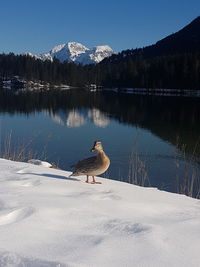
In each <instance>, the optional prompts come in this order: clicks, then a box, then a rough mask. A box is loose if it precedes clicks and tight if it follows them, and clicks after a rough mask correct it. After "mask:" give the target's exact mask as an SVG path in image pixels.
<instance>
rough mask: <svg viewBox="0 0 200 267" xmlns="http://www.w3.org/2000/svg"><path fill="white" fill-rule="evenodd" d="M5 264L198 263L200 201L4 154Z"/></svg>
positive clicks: (0, 196) (0, 189) (1, 258)
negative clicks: (91, 179)
mask: <svg viewBox="0 0 200 267" xmlns="http://www.w3.org/2000/svg"><path fill="white" fill-rule="evenodd" d="M0 166H1V168H0V183H1V186H0V266H1V267H5V266H20V267H21V266H26V267H29V266H31V267H33V266H34V267H43V266H48V267H49V266H50V267H52V266H60V267H61V266H68V267H71V266H87V267H88V266H92V267H93V266H94V267H96V266H99V267H104V266H108V267H111V266H115V267H116V266H119V267H124V266H126V267H129V266H130V267H132V266H136V267H137V266H148V267H150V266H152V267H155V266H159V267H162V266H170V267H172V266H174V267H177V266H187V267H188V266H190V267H191V266H194V267H196V266H199V262H200V253H199V247H200V201H199V200H196V199H192V198H189V197H186V196H183V195H178V194H172V193H167V192H163V191H159V190H157V189H154V188H143V187H139V186H134V185H130V184H126V183H123V182H117V181H111V180H106V179H103V178H98V180H100V179H101V181H102V184H101V185H93V184H86V183H85V182H84V180H85V177H78V178H77V179H76V178H68V176H69V174H70V173H69V172H65V171H61V170H55V169H50V168H46V167H43V166H35V165H32V164H29V163H18V162H12V161H8V160H4V159H0Z"/></svg>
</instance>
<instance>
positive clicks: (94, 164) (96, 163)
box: [70, 141, 110, 184]
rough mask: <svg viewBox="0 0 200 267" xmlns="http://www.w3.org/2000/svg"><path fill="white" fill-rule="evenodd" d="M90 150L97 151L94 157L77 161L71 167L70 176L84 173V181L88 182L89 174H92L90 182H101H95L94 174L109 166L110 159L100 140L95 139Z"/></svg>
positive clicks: (99, 173) (98, 173) (103, 170)
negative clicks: (72, 169)
mask: <svg viewBox="0 0 200 267" xmlns="http://www.w3.org/2000/svg"><path fill="white" fill-rule="evenodd" d="M90 151H91V152H97V155H96V156H94V157H90V158H86V159H83V160H80V161H78V162H77V163H76V164H74V165H72V166H71V167H72V168H74V171H73V173H72V174H71V175H70V177H71V176H80V175H86V181H85V182H86V183H89V176H92V179H93V180H92V182H91V183H92V184H101V182H97V181H96V179H95V176H97V175H101V174H102V173H104V172H105V171H106V170H107V169H108V168H109V166H110V159H109V157H108V156H107V155H106V153H105V152H104V150H103V146H102V143H101V141H95V142H94V145H93V147H92V149H91V150H90Z"/></svg>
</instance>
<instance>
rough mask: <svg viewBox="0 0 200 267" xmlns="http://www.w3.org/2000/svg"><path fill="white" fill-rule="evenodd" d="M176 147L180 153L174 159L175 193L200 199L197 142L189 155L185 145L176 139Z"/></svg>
mask: <svg viewBox="0 0 200 267" xmlns="http://www.w3.org/2000/svg"><path fill="white" fill-rule="evenodd" d="M176 146H177V148H179V150H180V151H181V152H179V153H177V155H176V157H175V166H176V182H177V193H179V194H185V195H187V196H190V197H193V198H200V175H199V172H200V170H199V163H198V155H197V150H198V148H199V140H197V142H196V144H195V146H194V148H193V149H192V153H190V154H188V153H187V152H186V151H187V146H186V144H182V143H181V141H180V139H179V138H178V137H177V144H176ZM180 153H181V155H180ZM181 169H182V170H181Z"/></svg>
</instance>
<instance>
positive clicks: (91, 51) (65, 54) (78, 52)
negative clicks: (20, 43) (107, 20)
mask: <svg viewBox="0 0 200 267" xmlns="http://www.w3.org/2000/svg"><path fill="white" fill-rule="evenodd" d="M113 53H114V51H113V50H112V48H111V47H110V46H108V45H102V46H95V47H93V48H87V47H86V46H84V45H82V44H80V43H77V42H68V43H66V44H61V45H57V46H55V47H54V48H52V49H51V51H50V52H48V53H45V54H40V55H35V57H36V58H38V59H41V60H50V61H53V59H54V58H56V59H58V60H59V61H60V62H64V61H68V62H75V63H78V64H82V65H86V64H94V63H99V62H100V61H102V60H103V59H104V58H106V57H109V56H111V55H112V54H113ZM26 54H30V55H31V56H34V55H32V54H31V53H26Z"/></svg>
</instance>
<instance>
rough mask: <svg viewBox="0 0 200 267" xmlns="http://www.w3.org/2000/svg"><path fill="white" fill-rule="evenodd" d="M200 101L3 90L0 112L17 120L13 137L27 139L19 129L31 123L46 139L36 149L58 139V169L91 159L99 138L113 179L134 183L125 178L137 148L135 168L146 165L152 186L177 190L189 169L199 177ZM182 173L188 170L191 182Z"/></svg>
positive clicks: (54, 152)
mask: <svg viewBox="0 0 200 267" xmlns="http://www.w3.org/2000/svg"><path fill="white" fill-rule="evenodd" d="M199 101H200V99H197V98H183V97H160V96H142V95H130V94H128V95H127V94H116V93H113V92H103V93H95V94H94V93H89V92H87V91H84V90H69V91H66V92H63V91H62V92H60V91H52V92H37V93H35V92H34V93H33V92H28V93H26V94H22V93H18V94H17V95H15V94H13V93H12V92H9V91H2V92H0V113H1V117H2V118H5V121H8V118H7V117H6V114H7V113H8V114H13V115H15V117H14V118H15V119H13V120H12V119H10V125H9V127H10V128H11V127H15V134H17V132H19V135H23V134H24V133H23V132H22V130H19V128H20V127H21V128H23V127H26V126H27V125H28V123H29V122H30V124H31V125H34V127H35V130H36V129H40V131H41V130H42V132H44V137H43V139H42V138H41V139H40V140H39V141H38V144H39V145H38V146H37V145H36V148H37V149H38V147H40V146H41V144H42V143H43V142H44V141H45V139H46V136H47V135H49V133H50V134H51V136H55V137H54V139H53V140H52V141H51V142H52V143H51V147H50V148H49V151H48V158H49V159H50V160H52V161H55V162H56V161H57V159H58V158H59V164H60V167H62V168H65V169H68V168H69V166H70V164H71V163H73V162H76V161H77V160H79V159H80V158H79V155H80V153H81V155H83V157H84V156H87V155H88V154H86V155H84V154H83V153H86V152H85V151H88V147H90V146H91V141H92V142H93V141H94V140H95V139H96V138H100V139H102V140H103V142H104V143H105V146H106V148H107V149H106V152H107V153H108V154H109V155H110V156H111V160H112V164H111V168H110V177H114V178H116V179H122V180H125V181H129V180H131V179H126V177H127V176H128V172H129V160H130V154H131V152H132V150H133V148H134V149H135V146H134V147H133V145H134V144H137V146H138V149H137V153H138V156H139V159H138V161H135V160H136V159H134V164H135V165H136V163H137V164H138V162H139V160H142V163H143V162H146V166H145V168H146V169H147V172H148V176H149V180H150V182H151V186H158V187H159V188H163V189H165V190H170V191H176V190H177V184H176V182H177V180H179V183H180V184H181V185H183V183H185V181H186V180H187V181H188V179H189V177H190V174H191V173H190V168H192V167H191V166H195V172H196V166H199V165H198V159H199V156H200V146H199V137H200V105H199ZM33 114H46V115H48V116H47V117H48V118H51V122H52V124H54V125H57V126H59V125H62V126H65V127H62V129H60V128H55V127H54V126H53V125H51V123H50V121H48V120H46V119H44V118H43V117H41V116H40V115H38V117H37V116H36V115H35V117H34V116H33ZM23 117H27V118H28V119H27V120H26V121H25V122H24V121H23V122H21V124H20V119H19V118H23ZM14 120H15V121H14ZM9 127H7V128H9ZM7 128H5V129H7ZM11 129H12V128H11ZM26 131H27V132H29V130H27V129H26ZM38 131H39V130H38ZM30 132H31V130H30ZM26 134H27V133H26ZM28 134H29V135H30V133H28ZM28 134H27V135H28ZM69 140H70V141H69ZM63 148H66V150H67V151H70V153H71V158H66V152H65V150H64V149H63ZM71 151H74V153H72V152H71ZM135 162H136V163H135ZM186 162H187V164H186ZM196 164H197V165H196ZM184 168H185V169H188V170H189V172H188V173H189V175H188V177H187V178H186V175H185V173H184ZM146 169H145V171H146ZM177 171H178V174H177ZM198 175H199V174H198Z"/></svg>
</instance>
